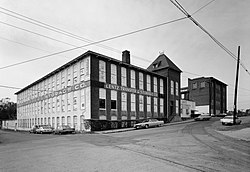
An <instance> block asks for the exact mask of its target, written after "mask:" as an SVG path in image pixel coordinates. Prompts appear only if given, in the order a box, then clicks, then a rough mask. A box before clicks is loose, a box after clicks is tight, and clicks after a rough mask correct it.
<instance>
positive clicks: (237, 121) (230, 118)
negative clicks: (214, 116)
mask: <svg viewBox="0 0 250 172" xmlns="http://www.w3.org/2000/svg"><path fill="white" fill-rule="evenodd" d="M220 122H221V123H222V125H228V124H231V125H232V124H233V116H225V117H224V118H222V119H220ZM240 123H241V120H240V119H239V118H238V117H235V124H240Z"/></svg>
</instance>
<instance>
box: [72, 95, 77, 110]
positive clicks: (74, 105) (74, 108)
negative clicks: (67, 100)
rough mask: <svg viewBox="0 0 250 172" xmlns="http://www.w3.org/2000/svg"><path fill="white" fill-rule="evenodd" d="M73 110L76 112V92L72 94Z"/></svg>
mask: <svg viewBox="0 0 250 172" xmlns="http://www.w3.org/2000/svg"><path fill="white" fill-rule="evenodd" d="M73 110H74V111H77V92H76V91H74V92H73Z"/></svg>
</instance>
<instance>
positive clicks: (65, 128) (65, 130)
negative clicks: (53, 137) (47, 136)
mask: <svg viewBox="0 0 250 172" xmlns="http://www.w3.org/2000/svg"><path fill="white" fill-rule="evenodd" d="M72 133H75V128H72V127H70V126H69V125H61V126H58V127H57V128H56V129H55V130H54V134H72Z"/></svg>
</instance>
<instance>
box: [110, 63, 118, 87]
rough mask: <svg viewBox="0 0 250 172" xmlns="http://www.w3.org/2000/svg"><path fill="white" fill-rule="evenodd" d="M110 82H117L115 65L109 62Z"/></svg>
mask: <svg viewBox="0 0 250 172" xmlns="http://www.w3.org/2000/svg"><path fill="white" fill-rule="evenodd" d="M111 84H117V67H116V65H114V64H111Z"/></svg>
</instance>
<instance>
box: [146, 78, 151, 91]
mask: <svg viewBox="0 0 250 172" xmlns="http://www.w3.org/2000/svg"><path fill="white" fill-rule="evenodd" d="M147 91H151V77H150V75H147Z"/></svg>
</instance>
